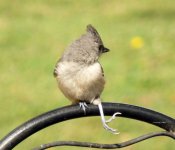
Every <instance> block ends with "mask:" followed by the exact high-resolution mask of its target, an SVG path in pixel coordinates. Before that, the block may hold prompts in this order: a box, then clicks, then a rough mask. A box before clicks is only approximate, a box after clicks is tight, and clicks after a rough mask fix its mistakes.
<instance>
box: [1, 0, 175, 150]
mask: <svg viewBox="0 0 175 150" xmlns="http://www.w3.org/2000/svg"><path fill="white" fill-rule="evenodd" d="M90 23H91V24H92V25H94V26H95V27H96V28H97V30H98V32H99V33H100V35H101V37H102V39H103V41H104V43H105V45H106V47H108V48H110V49H111V51H110V53H107V54H106V55H104V56H102V58H101V59H100V62H101V64H102V65H103V68H104V71H105V76H106V81H107V84H106V87H105V90H104V92H103V94H102V98H103V100H104V101H108V102H121V103H129V104H133V105H139V106H143V107H146V108H150V109H153V110H156V111H159V112H162V113H164V114H167V115H169V116H171V117H175V83H174V81H175V41H174V39H175V1H174V0H167V1H164V0H139V1H138V0H110V1H107V0H91V1H90V0H82V1H73V0H72V1H71V0H13V1H10V0H1V1H0V138H2V137H3V136H5V135H6V134H7V133H8V132H9V131H11V130H12V129H14V128H15V127H17V126H18V125H20V124H21V123H23V122H25V121H27V120H28V119H30V118H33V117H34V116H36V115H39V114H41V113H44V112H46V111H49V110H52V109H54V108H57V107H62V106H65V105H69V104H70V102H69V101H68V100H67V99H66V98H65V97H64V96H63V95H62V93H61V92H60V91H59V90H58V88H57V84H56V81H55V79H54V77H53V75H52V72H53V69H54V66H55V63H56V61H57V60H58V58H59V57H60V56H61V54H62V52H63V51H64V49H65V48H66V47H67V46H68V45H69V44H70V43H71V42H72V41H74V40H75V39H77V38H78V37H80V35H81V34H83V33H85V29H86V25H87V24H90ZM110 126H112V127H114V128H117V129H119V131H120V132H121V134H120V135H112V134H110V133H109V132H107V131H105V130H104V129H103V127H102V124H101V121H100V118H99V117H93V118H83V119H77V120H70V121H67V122H63V123H60V124H57V125H54V126H52V127H49V128H47V129H45V130H43V131H41V132H39V133H37V134H35V135H33V136H31V137H30V138H28V139H27V140H25V141H24V142H22V143H21V144H20V145H19V146H17V147H16V148H15V149H17V150H24V149H31V148H32V147H35V146H38V145H39V144H42V143H47V142H50V141H54V140H78V141H89V142H99V143H117V142H121V141H124V140H128V139H131V138H132V137H136V136H139V135H141V134H144V133H147V132H151V131H160V130H161V129H159V128H157V127H153V126H151V125H148V124H145V123H142V122H138V121H133V120H127V119H122V118H118V120H116V121H113V122H112V123H111V124H110ZM148 147H149V149H159V150H170V149H173V148H175V143H174V141H173V140H172V139H169V138H165V137H157V138H155V139H150V140H147V141H144V142H141V143H139V144H136V145H134V146H130V147H128V148H123V149H124V150H138V149H142V150H147V149H148ZM60 149H63V150H68V149H70V147H61V148H60ZM71 149H72V150H75V149H82V148H75V147H72V148H71ZM87 149H88V148H87ZM89 150H90V149H89Z"/></svg>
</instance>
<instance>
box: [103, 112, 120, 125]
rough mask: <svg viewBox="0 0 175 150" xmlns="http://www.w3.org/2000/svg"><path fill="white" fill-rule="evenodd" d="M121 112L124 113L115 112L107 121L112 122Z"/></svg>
mask: <svg viewBox="0 0 175 150" xmlns="http://www.w3.org/2000/svg"><path fill="white" fill-rule="evenodd" d="M121 114H122V113H120V112H116V113H114V114H113V115H112V117H111V118H109V119H108V120H106V121H105V122H106V123H110V122H111V121H112V120H114V119H115V118H116V116H117V115H121Z"/></svg>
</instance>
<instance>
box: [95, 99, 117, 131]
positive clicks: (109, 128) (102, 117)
mask: <svg viewBox="0 0 175 150" xmlns="http://www.w3.org/2000/svg"><path fill="white" fill-rule="evenodd" d="M98 108H99V111H100V116H101V121H102V124H103V127H104V128H105V129H106V130H108V131H110V132H112V133H113V134H119V132H117V130H116V129H113V128H111V127H109V126H108V125H107V124H106V123H108V122H110V121H112V120H113V119H114V117H111V118H112V119H110V120H107V122H106V120H105V117H104V112H103V107H102V104H101V102H100V103H99V104H98Z"/></svg>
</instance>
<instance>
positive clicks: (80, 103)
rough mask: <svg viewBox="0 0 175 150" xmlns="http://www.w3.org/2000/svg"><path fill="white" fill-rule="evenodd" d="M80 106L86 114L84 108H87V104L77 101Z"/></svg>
mask: <svg viewBox="0 0 175 150" xmlns="http://www.w3.org/2000/svg"><path fill="white" fill-rule="evenodd" d="M79 105H80V108H81V109H83V111H84V114H86V108H88V105H87V104H86V103H85V102H79Z"/></svg>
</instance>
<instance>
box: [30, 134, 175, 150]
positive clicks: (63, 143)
mask: <svg viewBox="0 0 175 150" xmlns="http://www.w3.org/2000/svg"><path fill="white" fill-rule="evenodd" d="M156 136H168V137H170V138H172V139H175V134H173V133H171V132H167V131H166V132H154V133H149V134H146V135H142V136H140V137H137V138H134V139H132V140H129V141H125V142H122V143H116V144H99V143H91V142H78V141H55V142H51V143H47V144H42V145H40V146H39V147H36V148H34V149H33V150H45V149H48V148H51V147H58V146H77V147H89V148H99V149H117V148H123V147H127V146H130V145H133V144H136V143H138V142H141V141H144V140H147V139H149V138H153V137H156Z"/></svg>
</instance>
